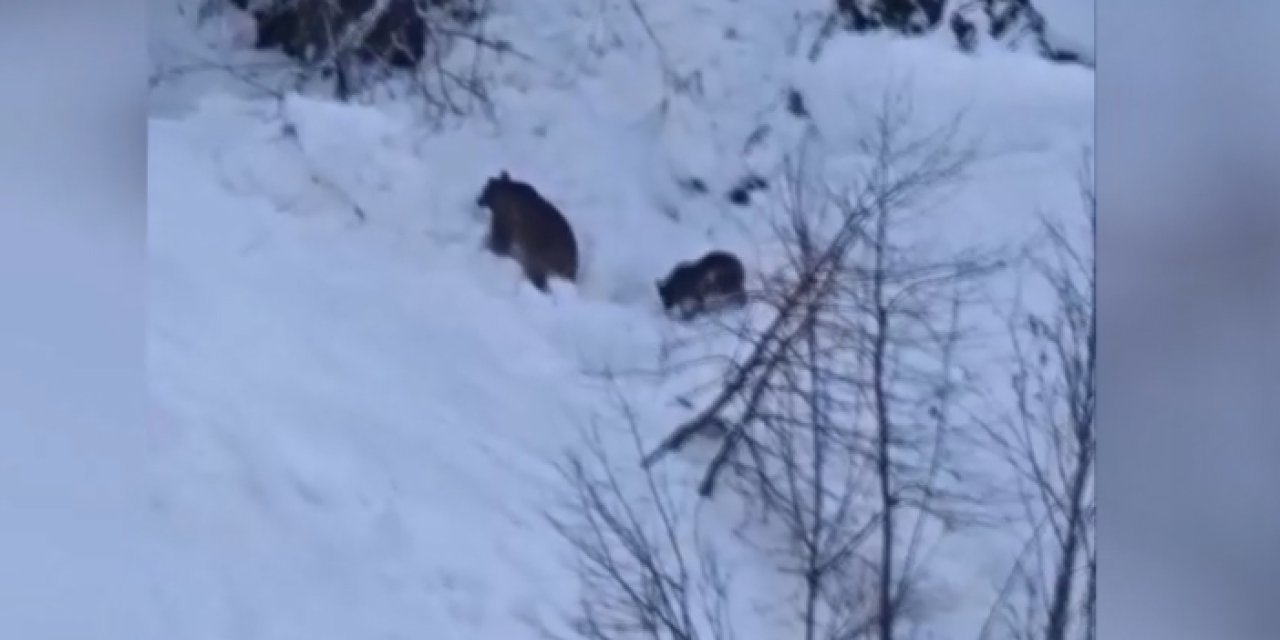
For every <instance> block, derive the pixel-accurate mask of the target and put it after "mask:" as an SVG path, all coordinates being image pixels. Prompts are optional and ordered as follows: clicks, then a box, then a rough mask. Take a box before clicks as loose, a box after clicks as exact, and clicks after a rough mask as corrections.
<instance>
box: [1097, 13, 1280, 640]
mask: <svg viewBox="0 0 1280 640" xmlns="http://www.w3.org/2000/svg"><path fill="white" fill-rule="evenodd" d="M1097 16H1098V36H1097V43H1098V93H1097V95H1098V118H1097V122H1098V132H1097V136H1098V145H1097V171H1098V176H1097V181H1098V182H1097V184H1098V198H1099V203H1100V212H1101V215H1100V216H1099V218H1100V224H1099V229H1100V230H1099V237H1098V269H1099V279H1098V281H1099V291H1098V304H1099V319H1100V325H1099V329H1100V330H1099V341H1100V345H1099V346H1100V349H1101V353H1102V358H1101V367H1100V372H1099V411H1098V415H1099V418H1100V425H1101V429H1100V433H1101V436H1100V447H1099V449H1100V451H1099V459H1098V463H1099V467H1098V487H1099V489H1098V495H1099V498H1100V506H1099V526H1100V530H1099V545H1100V551H1101V554H1100V555H1101V560H1100V569H1099V571H1100V578H1101V583H1100V588H1099V594H1100V599H1101V605H1100V607H1099V611H1100V622H1099V632H1100V634H1101V637H1102V638H1133V639H1135V640H1146V639H1148V638H1151V639H1154V638H1162V639H1168V640H1179V639H1181V638H1211V639H1222V640H1227V639H1236V638H1242V639H1243V638H1275V637H1278V636H1280V631H1278V629H1277V627H1280V624H1277V623H1276V622H1275V619H1276V618H1275V610H1274V609H1275V603H1276V602H1280V599H1278V598H1277V596H1278V595H1280V346H1278V345H1280V340H1278V339H1277V335H1278V332H1280V155H1278V154H1277V151H1278V150H1280V127H1278V126H1277V124H1276V114H1277V113H1280V109H1278V108H1277V107H1280V99H1277V97H1278V96H1277V94H1278V91H1280V83H1278V82H1277V79H1280V50H1278V49H1280V3H1273V2H1268V3H1264V2H1218V3H1194V4H1193V3H1191V2H1188V1H1186V0H1176V1H1170V0H1161V1H1160V2H1158V3H1157V2H1154V1H1153V0H1127V1H1112V2H1099V3H1098V6H1097Z"/></svg>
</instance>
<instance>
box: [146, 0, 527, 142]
mask: <svg viewBox="0 0 1280 640" xmlns="http://www.w3.org/2000/svg"><path fill="white" fill-rule="evenodd" d="M203 1H204V5H203V6H202V9H201V11H200V12H199V15H200V17H199V18H198V19H199V20H205V19H208V18H210V17H213V16H216V15H218V14H219V12H220V11H227V10H229V7H228V6H227V5H236V6H237V7H238V8H239V9H241V10H250V9H251V10H253V11H254V12H255V13H256V15H258V16H259V18H260V20H259V23H258V25H259V37H260V38H263V37H265V38H267V40H268V42H267V43H265V45H264V46H272V47H275V46H279V47H281V48H282V50H283V51H284V52H285V54H286V56H287V57H288V61H287V63H284V64H273V65H267V66H266V67H264V65H260V64H252V65H251V64H240V63H235V62H228V61H226V60H209V59H208V56H200V55H196V54H191V53H189V52H177V53H176V54H175V55H177V56H179V57H180V58H183V60H181V61H178V62H176V63H174V64H169V65H167V66H166V68H164V69H162V70H160V71H159V72H157V73H154V74H153V77H152V79H151V82H152V85H153V86H155V85H156V84H159V83H163V82H165V81H168V80H172V79H173V78H175V77H180V76H182V75H184V74H186V73H190V72H194V71H205V70H220V71H222V72H225V73H227V74H228V75H230V76H231V77H233V78H236V79H238V80H240V81H243V82H245V83H246V84H248V85H249V86H251V87H253V88H256V89H259V90H262V91H264V92H265V93H266V95H270V96H275V95H278V94H281V93H286V92H290V91H306V90H308V89H309V88H313V87H317V86H321V85H326V84H329V85H331V87H332V91H333V95H334V96H335V97H337V98H338V99H339V100H342V101H356V100H364V99H372V98H375V97H378V96H384V97H389V98H409V99H412V100H414V101H415V102H417V103H418V104H419V105H420V106H421V107H422V111H423V115H424V117H425V119H426V120H427V121H428V122H441V121H443V120H444V119H445V118H448V117H452V116H465V115H470V114H473V113H480V114H482V115H485V116H490V117H491V116H492V103H491V100H490V96H489V87H490V82H489V79H488V77H487V75H486V69H487V66H488V63H489V62H490V60H491V59H494V58H496V57H497V56H504V55H516V56H519V55H521V54H519V52H517V51H516V50H515V49H514V47H512V46H511V44H510V43H508V42H506V41H504V40H501V39H496V38H492V37H490V36H488V35H487V34H486V33H485V17H486V16H487V15H488V14H489V0H265V1H264V2H247V1H244V2H242V1H237V0H203ZM366 5H367V6H366ZM211 6H212V7H219V9H218V10H217V11H214V10H211V9H209V7H211ZM267 16H274V17H273V18H268V17H267ZM264 25H265V26H264ZM264 29H266V30H267V31H266V32H265V33H267V35H266V36H263V35H262V34H263V33H264V31H263V30H264ZM491 56H493V57H494V58H491Z"/></svg>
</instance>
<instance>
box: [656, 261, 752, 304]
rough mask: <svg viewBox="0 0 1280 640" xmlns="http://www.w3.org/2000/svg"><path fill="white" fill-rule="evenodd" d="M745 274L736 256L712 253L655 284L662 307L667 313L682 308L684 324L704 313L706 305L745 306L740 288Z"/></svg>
mask: <svg viewBox="0 0 1280 640" xmlns="http://www.w3.org/2000/svg"><path fill="white" fill-rule="evenodd" d="M745 282H746V270H745V269H743V267H742V261H741V260H739V259H738V257H737V256H735V255H733V254H732V253H729V252H727V251H711V252H709V253H707V254H706V255H704V256H702V258H700V259H698V260H697V261H695V262H681V263H680V264H678V265H676V267H675V269H673V270H672V271H671V273H670V274H669V275H668V276H667V278H666V279H665V280H660V281H658V282H657V283H656V284H657V287H658V295H659V296H660V297H661V298H662V306H663V308H664V309H666V310H668V311H670V310H671V309H672V308H673V307H683V309H684V310H683V313H682V315H683V317H684V318H685V319H686V320H687V319H689V318H692V317H693V316H695V315H697V314H699V313H702V312H704V311H707V310H708V309H709V307H708V302H711V301H720V300H724V301H727V302H729V303H730V304H732V305H735V306H742V305H744V304H746V301H747V294H746V291H745V290H744V288H743V286H744V284H745Z"/></svg>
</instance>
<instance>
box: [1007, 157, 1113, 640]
mask: <svg viewBox="0 0 1280 640" xmlns="http://www.w3.org/2000/svg"><path fill="white" fill-rule="evenodd" d="M1080 185H1081V188H1080V191H1081V200H1082V206H1081V209H1080V212H1081V215H1080V220H1079V224H1075V225H1071V224H1070V223H1067V222H1065V221H1059V220H1053V219H1050V218H1048V217H1045V218H1043V228H1044V231H1045V234H1044V240H1045V243H1044V246H1043V248H1037V250H1035V251H1034V252H1033V253H1032V254H1031V255H1030V260H1029V262H1030V266H1031V268H1032V270H1033V274H1034V276H1035V277H1036V278H1037V281H1038V283H1039V284H1041V285H1043V286H1044V288H1045V289H1046V290H1047V291H1048V292H1049V294H1050V300H1049V302H1048V303H1047V304H1046V305H1043V306H1042V307H1041V308H1037V309H1032V310H1026V309H1024V308H1022V306H1021V305H1019V307H1018V308H1017V309H1016V310H1015V312H1014V313H1013V315H1012V317H1011V319H1010V322H1009V337H1010V342H1011V344H1012V348H1013V353H1014V371H1013V375H1012V377H1011V380H1010V388H1011V392H1012V393H1011V397H1012V398H1013V410H1012V412H1011V415H1010V416H1008V417H1007V418H1005V419H1004V420H1001V421H999V422H997V423H995V424H990V425H986V428H985V431H986V433H987V434H988V436H989V437H990V441H991V443H992V445H993V447H994V448H995V450H996V451H998V452H1000V453H1001V455H1003V457H1004V459H1005V460H1006V461H1007V462H1008V464H1009V468H1010V470H1011V471H1012V473H1013V476H1014V477H1015V479H1016V481H1017V491H1016V494H1017V498H1018V500H1019V503H1020V505H1021V509H1022V516H1023V517H1024V519H1025V523H1026V524H1027V526H1028V529H1029V532H1028V538H1027V541H1026V543H1025V545H1024V550H1023V552H1022V554H1020V556H1019V557H1018V558H1017V559H1016V562H1015V564H1014V568H1013V572H1012V574H1011V576H1010V578H1009V582H1008V584H1007V585H1006V588H1005V589H1004V590H1003V591H1002V593H1001V597H1000V599H999V602H997V604H996V606H995V608H994V609H993V611H992V613H991V616H990V617H989V619H988V622H987V624H986V625H985V628H984V630H983V638H991V637H999V636H998V635H997V634H999V633H1004V634H1005V635H1006V636H1007V637H1013V638H1027V639H1036V640H1040V639H1043V640H1067V639H1068V638H1085V639H1089V640H1091V639H1092V638H1094V637H1095V634H1096V603H1097V582H1096V581H1097V552H1096V541H1095V531H1096V528H1095V527H1096V514H1097V510H1096V501H1095V496H1094V485H1093V467H1094V462H1095V456H1096V447H1097V436H1096V431H1095V427H1094V411H1095V407H1096V388H1095V367H1096V362H1097V333H1096V331H1097V322H1096V317H1095V311H1094V309H1095V307H1094V299H1095V298H1094V295H1095V288H1094V283H1095V279H1094V273H1095V265H1094V259H1093V248H1092V241H1093V234H1094V233H1095V231H1096V223H1097V213H1096V211H1097V210H1096V202H1095V199H1094V191H1093V177H1092V166H1091V164H1090V163H1089V162H1086V163H1085V166H1084V169H1083V171H1082V173H1081V176H1080Z"/></svg>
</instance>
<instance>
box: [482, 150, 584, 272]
mask: <svg viewBox="0 0 1280 640" xmlns="http://www.w3.org/2000/svg"><path fill="white" fill-rule="evenodd" d="M476 204H478V205H480V206H482V207H488V208H489V212H490V216H489V237H488V239H487V241H486V242H487V244H488V247H489V250H490V251H492V252H494V253H495V254H497V255H500V256H506V257H511V258H514V259H515V260H516V262H519V263H520V266H521V267H522V268H523V269H524V273H525V276H526V277H528V278H529V281H530V282H532V283H533V286H535V287H537V288H538V289H539V290H541V291H546V290H547V277H548V276H550V275H555V276H559V277H561V278H564V279H565V280H568V281H570V282H573V281H576V280H577V278H578V243H577V240H576V239H575V238H574V236H573V228H572V227H570V226H569V221H568V220H566V219H565V217H564V215H563V214H561V213H560V211H559V210H557V209H556V208H555V206H554V205H552V204H551V203H550V202H547V201H546V199H544V198H543V197H542V196H541V195H540V194H539V193H538V192H537V190H535V189H534V188H533V187H532V186H529V185H528V184H525V183H523V182H520V181H518V180H512V179H511V176H509V175H507V172H506V171H503V172H502V174H501V175H499V176H498V177H496V178H489V181H488V182H487V183H485V185H484V191H482V192H481V193H480V198H479V199H477V200H476Z"/></svg>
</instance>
